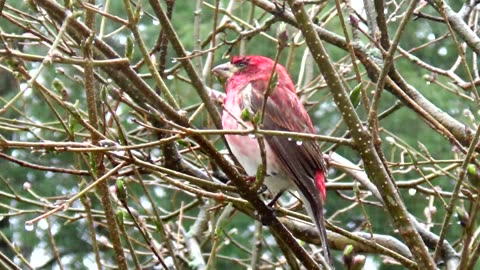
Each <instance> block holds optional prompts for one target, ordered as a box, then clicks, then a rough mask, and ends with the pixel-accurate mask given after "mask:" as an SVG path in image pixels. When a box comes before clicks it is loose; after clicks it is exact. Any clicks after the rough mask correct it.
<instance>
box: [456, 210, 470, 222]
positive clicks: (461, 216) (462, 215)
mask: <svg viewBox="0 0 480 270" xmlns="http://www.w3.org/2000/svg"><path fill="white" fill-rule="evenodd" d="M455 212H456V213H457V218H458V221H459V222H460V225H461V226H462V227H465V226H467V224H468V223H469V222H470V217H469V215H468V213H467V211H466V210H465V209H464V208H463V207H460V206H457V207H455Z"/></svg>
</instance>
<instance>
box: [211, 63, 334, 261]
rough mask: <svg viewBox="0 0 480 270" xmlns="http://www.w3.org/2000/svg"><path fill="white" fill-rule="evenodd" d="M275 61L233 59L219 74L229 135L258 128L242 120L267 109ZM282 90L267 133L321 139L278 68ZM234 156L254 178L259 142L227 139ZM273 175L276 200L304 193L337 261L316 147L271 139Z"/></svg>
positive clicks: (271, 105)
mask: <svg viewBox="0 0 480 270" xmlns="http://www.w3.org/2000/svg"><path fill="white" fill-rule="evenodd" d="M274 66H275V63H274V61H272V60H271V59H269V58H266V57H263V56H245V57H233V58H232V61H231V62H230V63H226V64H222V65H219V66H217V67H215V68H214V69H213V72H214V73H215V74H216V75H217V76H219V77H222V78H224V79H226V94H227V95H226V98H225V101H224V111H223V115H222V124H223V128H225V129H233V130H235V129H245V126H248V127H252V123H244V122H243V121H242V120H241V114H242V111H244V110H245V109H247V110H249V111H251V112H252V113H254V114H255V113H257V112H258V111H260V110H261V109H262V106H263V103H264V93H265V91H267V89H268V83H269V81H270V76H272V70H273V68H274ZM275 72H276V76H277V78H276V83H277V84H276V85H275V87H274V89H273V91H272V92H271V93H270V94H269V96H268V98H267V102H266V104H265V114H264V116H263V129H265V130H279V131H292V132H302V133H315V129H314V127H313V125H312V121H311V120H310V117H309V115H308V113H307V111H306V110H305V108H304V106H303V104H302V103H301V101H300V100H299V99H298V97H297V94H296V91H295V86H294V84H293V82H292V80H291V78H290V76H289V75H288V73H287V71H286V70H285V68H284V67H283V66H282V65H280V64H277V65H276V66H275ZM225 137H226V139H227V142H228V144H229V146H230V149H231V150H232V153H233V154H234V155H235V157H236V158H237V159H238V161H239V162H240V164H241V165H242V166H243V167H244V169H245V171H246V172H247V174H249V175H255V174H256V172H257V168H258V166H260V165H261V163H262V160H261V156H260V147H259V145H258V141H257V139H255V138H252V137H249V136H241V135H226V136H225ZM265 142H266V143H265V151H266V157H267V171H266V177H265V185H266V186H267V187H268V188H269V190H270V191H271V192H272V193H274V194H276V193H278V192H282V191H285V190H287V189H293V190H296V191H298V193H299V194H300V197H301V199H302V201H303V203H304V205H305V206H306V209H307V212H308V214H309V215H310V217H311V218H312V219H313V220H314V222H315V224H316V226H317V228H318V230H319V233H320V237H321V240H322V247H323V250H324V256H325V259H326V260H327V261H328V262H329V263H330V261H331V257H330V252H329V250H328V246H327V237H326V236H327V234H326V230H325V224H324V218H323V204H324V202H325V198H326V194H325V193H326V190H325V178H326V171H327V169H326V165H325V161H324V159H323V155H322V152H321V150H320V147H319V146H318V144H317V143H316V142H315V141H311V140H306V141H296V140H293V139H292V138H287V137H282V136H265Z"/></svg>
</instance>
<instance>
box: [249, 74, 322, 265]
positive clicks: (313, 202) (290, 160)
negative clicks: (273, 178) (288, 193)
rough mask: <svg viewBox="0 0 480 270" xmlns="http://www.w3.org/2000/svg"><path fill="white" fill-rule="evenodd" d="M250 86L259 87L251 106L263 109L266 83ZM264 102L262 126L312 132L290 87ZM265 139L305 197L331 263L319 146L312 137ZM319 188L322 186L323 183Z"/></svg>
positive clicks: (253, 95) (271, 137)
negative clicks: (324, 215)
mask: <svg viewBox="0 0 480 270" xmlns="http://www.w3.org/2000/svg"><path fill="white" fill-rule="evenodd" d="M252 87H253V88H256V89H257V90H258V91H252V96H251V97H250V107H251V108H250V109H251V110H252V111H253V112H254V113H256V112H257V111H260V110H261V109H262V106H263V100H264V97H263V92H264V91H263V90H264V89H265V88H266V85H265V83H262V82H259V83H255V82H252ZM259 88H260V89H259ZM282 90H283V91H282ZM265 106H266V107H265V116H264V119H263V127H264V129H266V130H279V131H292V132H303V133H314V129H313V126H312V123H311V120H310V117H309V116H308V114H307V112H306V111H305V109H304V107H303V105H302V104H301V102H300V100H299V99H298V98H297V96H296V94H295V93H293V92H292V91H286V90H285V89H279V88H278V87H277V89H275V90H274V91H272V93H271V94H270V96H269V97H268V99H267V103H266V104H265ZM265 139H266V141H267V143H268V144H269V146H270V148H271V150H272V151H273V152H274V154H275V156H276V157H277V159H278V161H279V162H280V163H281V166H282V167H283V168H284V170H285V172H286V173H287V174H288V176H289V177H290V178H291V179H292V180H293V182H294V184H295V186H296V187H297V189H298V191H299V192H300V193H301V195H302V196H303V197H304V198H305V200H306V201H307V202H305V203H307V204H309V205H307V208H308V207H309V208H310V215H313V216H312V218H313V219H314V222H315V224H316V226H317V228H318V230H319V232H320V238H321V240H322V246H323V251H324V255H325V259H326V260H327V262H328V263H329V264H330V263H331V261H332V258H331V254H330V251H329V249H328V246H327V233H326V230H325V225H324V217H323V199H324V198H323V196H325V194H324V192H325V190H322V191H320V190H318V189H319V186H317V183H316V182H315V181H316V179H315V178H316V177H318V175H317V174H318V173H320V174H322V175H321V177H323V179H322V180H324V179H325V173H326V171H327V168H326V164H325V161H324V159H323V156H322V152H321V150H320V147H319V146H318V144H317V143H316V142H315V141H312V140H306V141H300V142H298V141H296V140H294V139H292V138H287V137H283V136H265ZM267 166H268V164H267ZM322 188H323V189H324V184H323V187H322ZM321 192H322V193H323V194H321Z"/></svg>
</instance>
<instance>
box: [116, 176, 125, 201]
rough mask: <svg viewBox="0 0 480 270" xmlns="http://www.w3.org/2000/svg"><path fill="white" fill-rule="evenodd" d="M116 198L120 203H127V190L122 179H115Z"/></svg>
mask: <svg viewBox="0 0 480 270" xmlns="http://www.w3.org/2000/svg"><path fill="white" fill-rule="evenodd" d="M116 187H117V197H118V199H119V200H120V202H122V203H125V202H126V201H127V189H126V188H125V182H124V181H123V179H122V178H119V179H117V183H116Z"/></svg>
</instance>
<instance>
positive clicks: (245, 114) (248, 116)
mask: <svg viewBox="0 0 480 270" xmlns="http://www.w3.org/2000/svg"><path fill="white" fill-rule="evenodd" d="M240 118H242V121H245V122H250V121H252V112H251V111H250V110H249V109H247V108H245V109H243V110H242V114H241V115H240Z"/></svg>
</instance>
